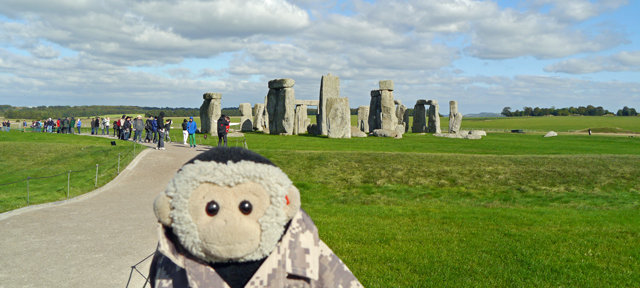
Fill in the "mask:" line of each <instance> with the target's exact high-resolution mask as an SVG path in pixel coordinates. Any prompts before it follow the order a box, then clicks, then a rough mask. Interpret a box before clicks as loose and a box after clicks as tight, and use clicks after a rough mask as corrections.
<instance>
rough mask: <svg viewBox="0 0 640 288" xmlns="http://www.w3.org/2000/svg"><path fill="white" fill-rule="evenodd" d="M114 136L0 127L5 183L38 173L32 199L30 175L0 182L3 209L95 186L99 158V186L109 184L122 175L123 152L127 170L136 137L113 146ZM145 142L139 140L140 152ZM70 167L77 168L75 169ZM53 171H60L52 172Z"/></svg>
mask: <svg viewBox="0 0 640 288" xmlns="http://www.w3.org/2000/svg"><path fill="white" fill-rule="evenodd" d="M111 140H113V139H101V138H94V137H85V136H79V135H75V134H73V135H69V134H56V133H53V134H50V133H23V132H20V131H11V132H0V159H2V160H1V161H0V185H1V184H4V183H11V182H16V181H20V180H24V179H26V178H27V177H31V178H32V179H30V180H29V183H28V184H29V191H28V192H29V195H28V196H29V199H28V200H29V203H27V181H20V182H17V183H14V184H9V185H2V186H0V191H1V193H0V213H2V212H6V211H9V210H13V209H17V208H21V207H24V206H27V205H29V204H31V205H33V204H41V203H47V202H53V201H58V200H63V199H67V192H68V193H69V197H75V196H78V195H81V194H84V193H86V192H89V191H92V190H94V189H95V180H96V178H95V176H96V164H99V166H98V187H101V186H103V185H105V184H106V183H108V182H109V181H111V180H112V179H113V178H115V176H117V171H118V154H121V155H120V169H121V170H122V169H124V168H125V167H126V165H127V164H129V162H131V160H133V158H134V157H133V143H131V142H122V141H118V143H117V145H116V146H111V143H110V142H111ZM144 148H145V147H144V146H141V145H137V146H136V151H135V152H136V154H137V153H140V152H141V151H142V149H144ZM69 170H71V171H73V172H72V173H71V174H70V175H68V171H69ZM59 174H62V175H59ZM53 175H57V176H54V177H50V176H53ZM68 176H69V177H68ZM42 177H45V178H42ZM68 178H69V179H68ZM68 182H69V183H68ZM67 186H69V187H67ZM67 189H68V190H69V191H67Z"/></svg>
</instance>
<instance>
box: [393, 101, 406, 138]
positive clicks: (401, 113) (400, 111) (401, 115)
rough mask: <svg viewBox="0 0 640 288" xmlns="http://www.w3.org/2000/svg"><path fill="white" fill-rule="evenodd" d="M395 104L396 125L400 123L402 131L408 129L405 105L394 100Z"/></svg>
mask: <svg viewBox="0 0 640 288" xmlns="http://www.w3.org/2000/svg"><path fill="white" fill-rule="evenodd" d="M394 102H395V104H396V105H397V106H396V117H397V118H398V125H402V126H403V127H404V132H403V133H406V132H407V131H409V113H407V106H404V105H402V101H400V100H395V101H394Z"/></svg>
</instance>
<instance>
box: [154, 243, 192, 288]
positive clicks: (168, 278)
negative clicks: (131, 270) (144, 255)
mask: <svg viewBox="0 0 640 288" xmlns="http://www.w3.org/2000/svg"><path fill="white" fill-rule="evenodd" d="M149 283H151V287H152V288H174V287H175V288H179V287H189V280H188V279H187V271H186V270H184V269H182V268H180V267H179V266H178V265H176V264H175V263H173V262H171V260H170V259H169V258H167V257H166V256H164V255H163V254H162V253H160V252H158V251H156V254H155V255H154V256H153V261H151V267H149Z"/></svg>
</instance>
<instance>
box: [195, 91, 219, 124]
mask: <svg viewBox="0 0 640 288" xmlns="http://www.w3.org/2000/svg"><path fill="white" fill-rule="evenodd" d="M202 98H203V99H204V101H203V102H202V106H200V123H201V124H200V132H201V133H205V134H213V133H216V132H217V131H216V129H215V127H216V125H215V123H216V121H218V118H220V115H222V107H221V106H220V105H221V103H220V102H221V99H222V94H220V93H211V92H207V93H204V94H203V95H202Z"/></svg>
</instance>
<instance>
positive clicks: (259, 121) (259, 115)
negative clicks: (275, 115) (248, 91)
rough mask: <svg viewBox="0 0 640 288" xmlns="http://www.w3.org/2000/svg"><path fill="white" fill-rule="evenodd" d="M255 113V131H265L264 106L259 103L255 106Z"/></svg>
mask: <svg viewBox="0 0 640 288" xmlns="http://www.w3.org/2000/svg"><path fill="white" fill-rule="evenodd" d="M253 111H254V113H255V114H256V115H255V116H254V118H253V130H255V131H263V129H264V127H265V122H264V119H265V118H264V104H263V103H257V104H256V105H254V106H253Z"/></svg>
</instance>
